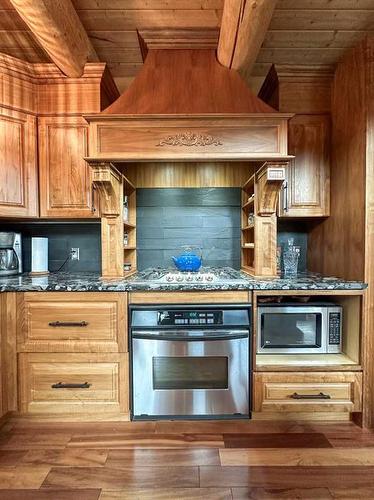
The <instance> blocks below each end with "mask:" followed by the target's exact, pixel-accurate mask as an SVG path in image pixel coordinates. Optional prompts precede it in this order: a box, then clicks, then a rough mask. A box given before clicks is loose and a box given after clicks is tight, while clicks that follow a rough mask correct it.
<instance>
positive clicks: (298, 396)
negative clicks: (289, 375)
mask: <svg viewBox="0 0 374 500" xmlns="http://www.w3.org/2000/svg"><path fill="white" fill-rule="evenodd" d="M290 398H291V399H331V396H329V395H328V394H323V392H320V393H319V394H298V393H297V392H294V393H293V394H291V396H290Z"/></svg>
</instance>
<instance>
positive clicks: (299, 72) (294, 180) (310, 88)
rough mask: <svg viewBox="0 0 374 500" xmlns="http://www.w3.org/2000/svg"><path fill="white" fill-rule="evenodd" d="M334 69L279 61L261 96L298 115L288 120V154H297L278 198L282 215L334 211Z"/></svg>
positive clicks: (322, 214) (285, 110)
mask: <svg viewBox="0 0 374 500" xmlns="http://www.w3.org/2000/svg"><path fill="white" fill-rule="evenodd" d="M332 78H333V71H332V70H331V69H330V68H325V67H323V66H321V67H307V66H287V65H276V66H273V67H272V68H271V70H270V71H269V73H268V75H267V76H266V78H265V81H264V84H263V86H262V87H261V90H260V92H259V97H261V99H263V100H264V101H265V102H267V103H269V104H270V105H272V106H273V107H275V108H276V109H278V110H279V111H281V112H282V113H283V112H288V113H289V112H292V113H296V115H295V116H294V117H293V118H291V120H290V121H289V122H288V154H290V155H294V156H295V159H294V160H292V161H291V162H290V166H289V168H288V170H287V181H286V182H287V183H286V185H285V189H284V190H283V191H282V194H281V196H280V200H279V216H280V217H289V218H291V217H327V216H328V215H330V156H329V152H330V109H331V82H332Z"/></svg>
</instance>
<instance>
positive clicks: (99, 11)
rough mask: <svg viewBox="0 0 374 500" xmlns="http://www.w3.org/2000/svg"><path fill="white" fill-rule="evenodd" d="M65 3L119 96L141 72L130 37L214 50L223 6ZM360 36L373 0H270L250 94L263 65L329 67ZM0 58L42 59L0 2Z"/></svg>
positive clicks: (172, 1)
mask: <svg viewBox="0 0 374 500" xmlns="http://www.w3.org/2000/svg"><path fill="white" fill-rule="evenodd" d="M72 2H73V5H74V7H75V9H76V10H77V13H78V16H79V17H80V19H81V21H82V23H83V26H84V27H85V29H86V31H87V33H88V35H89V37H90V39H91V41H92V45H93V46H94V48H95V50H96V52H97V55H98V56H99V59H100V60H101V61H104V62H107V63H108V65H109V67H110V69H111V72H112V74H113V76H114V78H115V81H116V83H117V85H118V87H119V89H120V91H123V90H124V89H125V88H127V87H128V85H129V84H130V82H131V81H132V80H133V78H134V76H135V75H136V73H137V71H138V70H139V69H140V68H141V66H142V55H141V51H140V47H139V41H138V36H137V31H136V30H139V31H140V32H141V33H142V35H143V37H144V38H146V39H147V40H148V41H149V42H152V44H153V46H158V47H161V46H163V44H164V43H165V39H166V40H169V41H168V42H167V43H173V44H174V45H175V46H180V47H204V46H206V47H212V46H213V47H215V46H216V45H217V40H218V31H219V26H220V22H221V16H222V8H223V0H72ZM157 30H161V32H162V40H161V39H160V38H159V37H158V33H157ZM175 30H178V33H176V31H175ZM366 34H374V0H278V3H277V6H276V9H275V12H274V15H273V18H272V21H271V24H270V28H269V31H268V33H267V35H266V38H265V41H264V43H263V46H262V48H261V50H260V53H259V55H258V58H257V61H256V64H255V66H254V69H253V72H252V78H251V82H250V83H251V85H252V87H253V89H254V90H255V91H256V90H257V89H258V87H259V85H260V84H261V82H262V80H263V77H264V76H265V74H266V73H267V71H268V69H269V67H270V65H271V63H278V64H297V65H300V64H303V65H316V64H317V65H321V64H324V65H333V64H336V63H337V61H338V60H339V59H340V58H341V56H342V54H343V53H344V52H345V51H346V50H347V48H350V47H353V46H354V45H355V44H356V43H357V42H358V41H359V40H360V39H361V38H363V37H364V36H365V35H366ZM0 52H4V53H6V54H10V55H13V56H15V57H19V58H21V59H25V60H27V61H30V62H40V61H48V60H49V59H48V56H47V55H46V54H45V53H44V51H43V50H42V49H41V48H40V47H39V46H38V44H37V43H36V42H35V41H34V39H33V37H32V35H31V33H30V32H29V31H28V29H27V27H26V26H25V24H24V23H23V21H22V20H21V18H20V17H19V16H18V14H17V13H16V12H15V11H14V9H13V7H12V5H11V4H10V2H9V0H0Z"/></svg>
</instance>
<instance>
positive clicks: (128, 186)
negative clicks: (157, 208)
mask: <svg viewBox="0 0 374 500" xmlns="http://www.w3.org/2000/svg"><path fill="white" fill-rule="evenodd" d="M122 179H123V188H124V192H125V194H129V193H131V192H133V191H135V190H136V187H135V186H134V184H133V183H132V182H131V181H130V180H129V179H128V178H127V177H126V176H125V175H123V174H122Z"/></svg>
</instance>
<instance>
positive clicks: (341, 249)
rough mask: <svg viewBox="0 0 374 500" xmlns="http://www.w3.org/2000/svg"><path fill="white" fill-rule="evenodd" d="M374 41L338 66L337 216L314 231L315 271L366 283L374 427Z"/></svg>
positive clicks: (368, 421) (367, 406) (369, 421)
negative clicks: (373, 338) (373, 137)
mask: <svg viewBox="0 0 374 500" xmlns="http://www.w3.org/2000/svg"><path fill="white" fill-rule="evenodd" d="M373 45H374V42H373V40H372V39H370V38H369V39H367V40H365V41H363V42H362V43H361V44H359V45H358V46H357V48H356V49H354V50H353V51H350V52H349V53H348V54H347V56H346V57H345V58H344V60H343V61H342V62H341V64H340V65H339V66H338V68H337V71H336V75H335V79H334V86H333V99H332V123H333V130H332V166H331V190H332V191H331V216H330V217H329V218H328V219H327V220H326V221H324V222H322V223H321V224H319V225H318V226H316V227H315V228H314V229H313V230H312V231H311V233H310V238H309V241H310V244H309V258H308V260H309V266H308V267H309V268H310V269H311V270H315V271H319V272H322V273H323V274H327V275H335V276H340V277H342V278H345V279H358V280H363V281H366V282H367V283H368V284H369V288H368V290H367V292H366V295H365V298H364V311H365V314H364V338H363V353H364V359H363V364H364V404H363V423H364V425H366V426H369V427H372V426H373V425H374V411H373V408H374V363H373V359H372V352H373V349H374V344H373V340H372V330H373V328H374V326H373V325H374V312H373V309H374V307H373V303H374V298H373V297H374V296H373V292H372V290H371V289H372V286H373V284H374V268H373V265H372V258H371V256H372V255H373V252H374V238H373V226H374V216H373V209H372V207H373V204H374V194H373V193H374V192H373V172H374V161H373V157H374V156H373V154H372V135H373V134H372V130H373V129H374V124H373V123H372V121H373V119H372V112H371V110H372V108H373V105H374V104H373V103H374V95H373V92H372V87H373V82H374V71H373V60H374V49H373Z"/></svg>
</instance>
